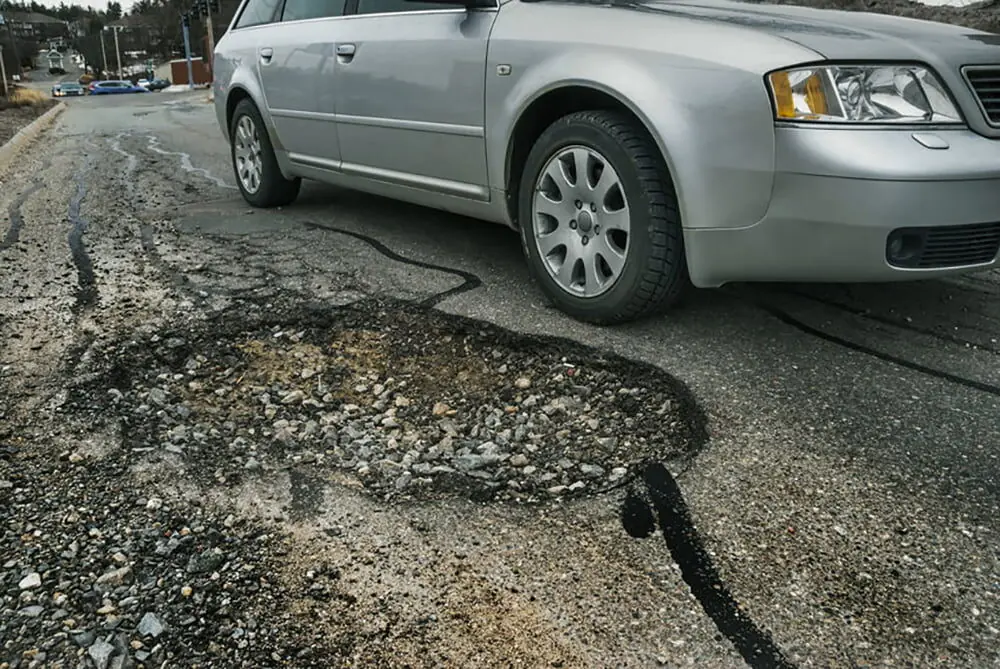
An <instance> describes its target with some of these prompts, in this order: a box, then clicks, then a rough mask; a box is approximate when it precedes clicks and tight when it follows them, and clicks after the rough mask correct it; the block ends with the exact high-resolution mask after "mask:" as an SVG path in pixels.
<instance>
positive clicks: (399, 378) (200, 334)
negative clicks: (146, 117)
mask: <svg viewBox="0 0 1000 669" xmlns="http://www.w3.org/2000/svg"><path fill="white" fill-rule="evenodd" d="M273 310H274V307H273V306H267V305H263V306H262V309H261V313H268V312H270V313H272V314H273ZM227 320H228V317H227V316H226V315H224V316H222V317H220V318H219V319H218V322H216V323H212V324H210V325H209V326H208V327H205V328H203V329H201V330H195V329H190V328H185V329H178V330H176V331H164V332H160V333H158V334H157V335H155V336H153V337H152V338H151V339H149V340H148V341H145V340H132V341H126V342H116V343H111V344H108V345H105V346H103V347H100V348H99V349H96V350H94V351H92V352H91V353H90V354H89V355H88V358H89V360H90V362H89V365H90V370H89V372H90V373H89V374H87V375H85V376H87V377H89V379H90V380H89V381H88V382H87V383H85V384H83V385H81V386H80V387H78V388H76V389H74V391H73V393H72V395H71V396H70V399H69V402H68V406H69V407H70V408H71V410H72V412H73V413H74V414H75V415H77V416H82V417H84V419H85V420H87V421H92V422H96V423H101V422H105V423H108V424H109V425H113V426H114V427H115V428H117V429H120V430H121V432H122V433H123V434H124V435H127V436H126V437H125V438H126V441H127V446H128V448H129V449H130V452H131V453H132V454H133V455H134V456H135V457H137V458H140V459H145V460H147V461H153V462H159V461H163V460H166V461H170V462H172V463H174V464H176V465H177V466H179V467H181V468H182V469H183V470H184V471H185V472H186V473H187V475H189V476H193V477H195V478H198V479H199V480H201V481H203V482H205V483H212V484H215V483H225V484H230V485H235V484H238V483H239V482H241V481H243V480H244V479H245V478H246V477H253V476H269V475H270V474H271V473H273V472H274V471H276V470H281V469H287V468H288V467H291V466H295V465H299V464H307V465H310V466H312V467H315V468H316V469H318V470H323V469H335V470H338V471H340V472H343V473H349V474H351V475H352V476H354V477H356V478H357V479H358V481H359V482H360V483H361V484H362V485H363V486H364V487H365V489H367V490H368V491H370V492H371V493H372V494H375V495H378V496H380V497H382V498H384V499H398V498H419V499H429V498H441V497H447V496H452V495H458V496H463V497H470V498H472V499H475V500H509V501H515V502H536V501H539V500H543V499H551V498H560V497H573V496H579V495H586V494H594V493H598V492H601V491H605V490H608V489H610V488H614V487H618V486H620V485H621V484H622V483H623V481H625V480H626V477H627V474H628V470H629V466H630V465H633V464H635V463H639V462H642V461H645V460H647V459H650V458H656V459H657V460H660V461H664V460H671V459H673V458H677V457H679V456H681V455H684V454H685V453H689V452H690V451H691V450H692V449H693V448H694V444H695V443H697V439H696V438H695V433H696V432H697V430H698V429H699V427H698V424H697V420H696V419H694V418H692V417H690V416H685V415H683V414H682V410H681V406H682V405H681V402H680V401H679V399H678V394H679V393H680V392H682V391H681V390H680V389H679V388H677V387H675V386H674V385H673V384H672V382H671V381H669V380H667V379H666V378H665V377H664V376H663V375H662V374H661V373H658V372H657V371H656V370H653V369H651V368H646V367H643V366H640V365H637V364H629V363H626V362H625V361H622V360H619V359H615V358H610V357H601V356H596V357H595V356H594V355H593V354H592V353H591V352H588V351H583V350H580V348H579V347H577V346H575V345H569V344H560V343H550V342H539V341H535V340H530V339H529V340H526V339H525V338H524V337H521V336H515V335H512V334H510V333H508V332H505V331H502V330H499V329H497V328H492V327H487V326H484V325H483V324H481V323H476V322H472V321H467V320H462V319H458V318H455V317H450V316H445V315H443V314H439V313H435V312H429V311H426V310H419V309H415V308H410V307H407V306H406V305H404V304H393V303H389V304H386V303H377V302H374V303H365V304H363V305H357V306H355V307H352V308H349V309H345V310H342V311H339V312H335V313H334V314H333V315H330V314H329V312H326V313H325V314H324V313H323V312H317V313H312V314H310V313H307V312H302V311H296V310H295V309H292V310H291V311H289V312H286V313H285V314H283V315H281V316H279V317H275V316H273V315H271V316H269V317H268V319H267V320H266V321H264V322H261V323H259V324H253V325H250V326H249V327H247V326H246V325H241V324H239V323H237V324H234V325H230V324H228V323H227Z"/></svg>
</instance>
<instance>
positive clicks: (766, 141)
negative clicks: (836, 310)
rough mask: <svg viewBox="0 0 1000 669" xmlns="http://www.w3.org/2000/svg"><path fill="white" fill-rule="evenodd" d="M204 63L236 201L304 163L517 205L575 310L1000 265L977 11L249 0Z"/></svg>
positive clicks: (990, 58) (453, 206) (999, 188)
mask: <svg viewBox="0 0 1000 669" xmlns="http://www.w3.org/2000/svg"><path fill="white" fill-rule="evenodd" d="M345 4H346V7H347V9H346V11H347V12H350V13H352V14H356V16H352V17H351V20H349V21H343V20H337V19H338V18H339V17H340V16H341V15H342V12H343V11H344V7H345ZM449 5H450V7H449ZM328 53H329V54H333V57H331V58H329V59H328V58H327V56H326V54H328ZM214 70H215V81H214V84H213V85H214V91H215V96H214V97H215V106H216V111H217V114H218V120H219V123H220V125H221V127H222V130H223V132H224V133H225V134H226V135H227V137H228V139H229V142H230V145H231V157H232V163H233V168H234V171H235V174H236V177H237V182H238V184H239V188H240V190H241V191H242V193H243V197H244V198H245V199H246V200H247V201H248V202H249V203H251V204H252V205H255V206H258V207H273V206H280V205H287V204H289V203H291V202H292V201H293V200H294V199H295V198H296V196H297V195H298V192H299V188H300V183H301V180H302V179H303V178H308V179H317V180H321V181H326V182H329V183H333V184H338V185H341V186H346V187H349V188H355V189H358V190H364V191H369V192H371V193H376V194H379V195H384V196H388V197H392V198H397V199H400V200H407V201H410V202H414V203H417V204H422V205H427V206H430V207H435V208H438V209H442V210H447V211H451V212H456V213H461V214H466V215H469V216H474V217H477V218H481V219H486V220H489V221H495V222H497V223H502V224H506V225H509V226H511V227H512V228H514V229H516V230H518V231H519V232H520V237H521V240H522V245H523V248H524V252H525V255H526V256H527V262H528V265H529V267H530V269H531V272H532V274H533V276H534V277H535V279H536V280H537V281H538V283H539V284H540V286H541V288H542V289H543V290H544V292H545V293H546V294H547V296H548V297H549V298H550V299H551V300H552V301H553V302H554V303H555V304H556V305H557V306H558V307H559V308H561V309H562V310H564V311H565V312H566V313H568V314H570V315H572V316H574V317H576V318H578V319H582V320H586V321H593V322H599V323H613V322H622V321H627V320H630V319H633V318H636V317H639V316H642V315H644V314H648V313H651V312H654V311H657V310H661V309H663V308H665V307H667V306H669V305H671V304H674V303H675V302H676V301H677V300H678V298H679V297H680V296H681V294H682V292H683V291H684V289H685V288H686V287H687V286H688V285H689V284H693V285H695V286H700V287H715V286H720V285H723V284H726V283H729V282H735V281H829V282H854V281H895V280H907V279H921V278H928V277H940V276H944V275H948V274H957V273H963V272H970V271H980V270H984V269H988V268H991V267H996V266H997V253H998V250H1000V196H998V193H1000V43H998V42H997V37H996V35H993V34H989V33H984V32H981V31H976V30H971V29H969V28H965V27H960V26H951V25H945V24H939V23H932V22H926V21H916V20H913V19H908V18H898V17H891V16H883V15H876V14H871V13H856V12H842V11H828V10H820V9H811V8H806V7H796V6H790V5H775V4H758V3H750V2H747V3H739V2H731V1H723V0H692V1H691V2H657V1H646V0H636V1H635V2H631V3H621V4H611V5H609V4H607V3H596V2H595V3H582V2H565V1H560V0H532V1H527V0H508V1H504V2H500V1H499V0H438V1H437V2H406V1H403V0H356V1H355V2H351V3H316V2H312V1H311V0H285V2H283V3H277V2H274V0H245V1H244V2H243V3H242V5H241V8H240V11H239V12H238V13H237V15H236V17H235V19H234V21H233V22H232V24H231V26H230V30H229V31H228V32H227V33H226V34H225V36H224V37H223V38H222V39H221V40H220V41H219V43H218V46H217V48H216V53H215V60H214Z"/></svg>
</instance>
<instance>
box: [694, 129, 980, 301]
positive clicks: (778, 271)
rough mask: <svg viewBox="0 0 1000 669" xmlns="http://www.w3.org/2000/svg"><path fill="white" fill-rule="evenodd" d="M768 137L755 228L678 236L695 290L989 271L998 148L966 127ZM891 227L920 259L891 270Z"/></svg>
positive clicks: (787, 132) (778, 132)
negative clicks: (765, 185) (765, 184)
mask: <svg viewBox="0 0 1000 669" xmlns="http://www.w3.org/2000/svg"><path fill="white" fill-rule="evenodd" d="M775 142H776V145H775V146H776V153H775V174H774V186H773V190H772V193H771V201H770V205H769V207H768V210H767V213H766V214H765V215H764V217H763V218H762V219H761V220H760V221H758V222H757V223H755V224H753V225H750V226H748V227H743V228H724V229H720V228H686V229H685V230H684V240H685V245H686V246H687V256H688V266H689V269H690V272H691V279H692V281H693V282H694V284H695V285H697V286H701V287H714V286H719V285H722V284H724V283H729V282H733V281H803V282H809V281H817V282H867V281H870V282H879V281H901V280H911V279H922V278H928V277H931V276H941V275H947V274H955V273H963V272H969V271H979V270H983V269H988V268H990V267H994V266H997V265H998V262H997V254H996V249H993V247H992V246H991V244H992V243H993V241H992V240H993V239H994V237H995V238H996V240H997V245H998V246H1000V141H998V140H991V139H987V138H985V137H982V136H981V135H977V134H975V133H973V132H971V131H969V130H964V129H954V130H941V129H936V130H926V131H916V130H911V129H874V128H872V129H867V128H866V129H857V130H855V129H839V128H827V129H824V128H803V127H780V128H776V129H775ZM927 144H931V145H932V146H933V145H939V146H940V145H947V148H929V147H928V146H927ZM719 196H720V197H725V193H720V194H719ZM990 224H994V225H993V226H991V225H990ZM966 226H972V227H966ZM901 228H905V229H917V230H915V231H912V230H911V231H910V232H908V233H906V234H907V236H906V239H908V240H914V239H921V238H924V239H926V240H930V241H927V242H924V243H925V244H926V248H923V249H921V250H920V254H923V255H925V256H926V258H925V259H924V260H920V259H919V258H918V262H914V261H913V259H912V258H911V259H910V260H908V261H906V262H904V263H903V264H904V265H908V266H898V263H899V261H895V262H893V263H890V261H889V259H888V258H887V246H888V242H889V237H890V233H892V232H893V231H895V230H897V229H901ZM934 240H936V241H934ZM907 243H908V244H909V243H910V242H907ZM907 248H909V247H907ZM991 249H992V252H991Z"/></svg>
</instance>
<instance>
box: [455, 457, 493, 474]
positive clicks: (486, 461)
mask: <svg viewBox="0 0 1000 669" xmlns="http://www.w3.org/2000/svg"><path fill="white" fill-rule="evenodd" d="M500 460H501V457H500V456H499V455H460V456H458V457H457V458H455V467H456V468H457V469H458V470H459V471H461V472H466V473H468V472H472V471H475V470H477V469H482V468H483V467H489V466H490V465H493V464H496V463H498V462H500Z"/></svg>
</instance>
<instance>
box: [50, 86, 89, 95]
mask: <svg viewBox="0 0 1000 669" xmlns="http://www.w3.org/2000/svg"><path fill="white" fill-rule="evenodd" d="M86 94H87V91H86V90H85V89H84V87H83V86H81V85H80V84H74V83H71V82H66V83H62V84H56V85H55V86H53V87H52V97H55V98H64V97H67V96H76V95H86Z"/></svg>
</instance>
